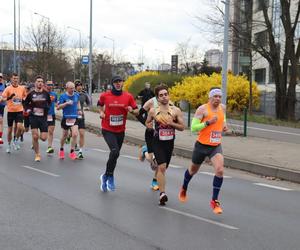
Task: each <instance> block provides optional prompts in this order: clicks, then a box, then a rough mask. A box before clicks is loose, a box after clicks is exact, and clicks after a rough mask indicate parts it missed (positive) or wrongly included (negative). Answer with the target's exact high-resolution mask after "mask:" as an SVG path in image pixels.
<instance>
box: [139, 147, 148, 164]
mask: <svg viewBox="0 0 300 250" xmlns="http://www.w3.org/2000/svg"><path fill="white" fill-rule="evenodd" d="M147 151H148V148H147V146H146V145H143V146H142V147H141V148H140V150H139V160H140V161H144V160H145V153H146V152H147Z"/></svg>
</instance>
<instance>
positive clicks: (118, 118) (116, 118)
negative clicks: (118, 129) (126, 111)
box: [109, 115, 123, 126]
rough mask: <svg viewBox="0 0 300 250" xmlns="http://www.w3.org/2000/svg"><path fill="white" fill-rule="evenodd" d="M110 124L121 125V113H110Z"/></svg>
mask: <svg viewBox="0 0 300 250" xmlns="http://www.w3.org/2000/svg"><path fill="white" fill-rule="evenodd" d="M109 125H110V126H121V125H123V115H111V116H109Z"/></svg>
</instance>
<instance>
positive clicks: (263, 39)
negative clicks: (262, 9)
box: [254, 30, 268, 47]
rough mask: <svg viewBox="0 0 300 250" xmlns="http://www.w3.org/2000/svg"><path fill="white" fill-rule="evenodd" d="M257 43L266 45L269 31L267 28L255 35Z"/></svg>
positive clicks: (262, 45)
mask: <svg viewBox="0 0 300 250" xmlns="http://www.w3.org/2000/svg"><path fill="white" fill-rule="evenodd" d="M254 40H255V44H256V45H257V46H261V47H265V46H267V42H268V32H267V31H266V30H264V31H261V32H258V33H256V34H255V35H254Z"/></svg>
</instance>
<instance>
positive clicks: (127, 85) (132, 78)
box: [123, 71, 158, 91]
mask: <svg viewBox="0 0 300 250" xmlns="http://www.w3.org/2000/svg"><path fill="white" fill-rule="evenodd" d="M154 75H158V73H157V72H154V71H143V72H139V73H137V74H135V75H133V76H129V77H128V78H127V80H126V81H125V82H124V87H123V89H124V90H126V91H128V89H129V88H130V86H131V85H132V83H133V82H134V81H136V80H137V79H139V78H141V77H144V76H154Z"/></svg>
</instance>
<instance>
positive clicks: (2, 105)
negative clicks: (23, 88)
mask: <svg viewBox="0 0 300 250" xmlns="http://www.w3.org/2000/svg"><path fill="white" fill-rule="evenodd" d="M5 87H6V86H5V83H4V80H3V74H2V73H0V96H1V95H2V93H3V91H4V89H5ZM4 108H5V102H0V144H3V139H2V135H3V115H4Z"/></svg>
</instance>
